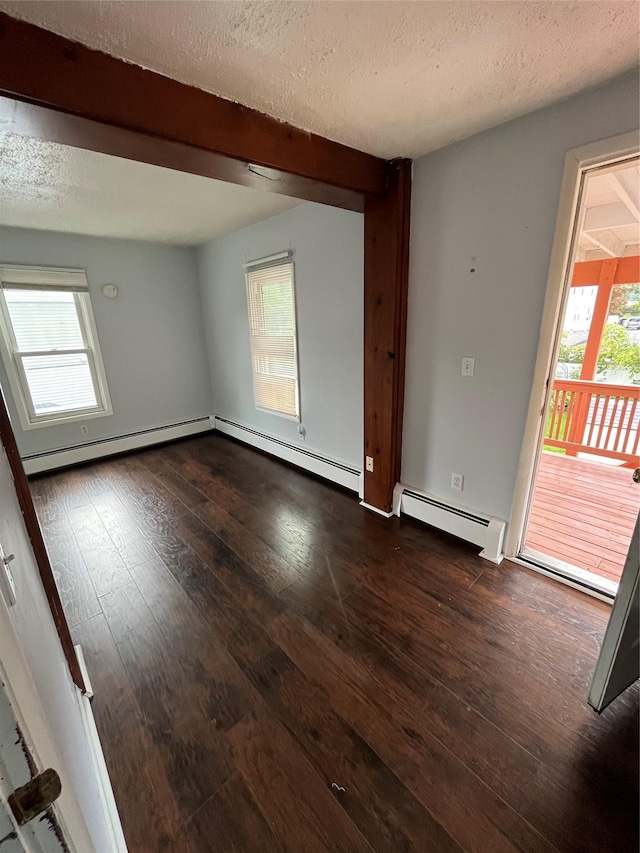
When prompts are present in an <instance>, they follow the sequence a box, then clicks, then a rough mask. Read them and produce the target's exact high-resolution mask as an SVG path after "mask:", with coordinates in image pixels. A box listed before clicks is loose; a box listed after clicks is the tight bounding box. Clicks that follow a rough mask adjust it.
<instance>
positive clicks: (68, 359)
mask: <svg viewBox="0 0 640 853" xmlns="http://www.w3.org/2000/svg"><path fill="white" fill-rule="evenodd" d="M22 363H23V365H24V370H25V373H26V376H27V384H28V386H29V391H30V393H31V399H32V401H33V407H34V409H35V412H36V415H49V414H50V415H56V414H59V413H60V412H70V411H77V410H81V409H92V408H95V407H96V406H97V400H96V395H95V391H94V390H93V380H92V377H91V370H90V369H89V359H88V357H87V356H86V355H85V354H84V353H79V354H73V355H41V356H25V357H24V358H23V359H22Z"/></svg>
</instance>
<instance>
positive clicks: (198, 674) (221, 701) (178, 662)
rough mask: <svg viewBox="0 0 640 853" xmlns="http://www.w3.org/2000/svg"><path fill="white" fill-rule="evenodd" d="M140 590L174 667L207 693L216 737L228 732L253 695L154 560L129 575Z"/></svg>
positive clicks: (212, 632) (194, 610) (213, 633)
mask: <svg viewBox="0 0 640 853" xmlns="http://www.w3.org/2000/svg"><path fill="white" fill-rule="evenodd" d="M133 576H134V580H135V582H136V585H137V586H138V589H139V590H140V591H141V592H142V595H143V597H144V599H145V601H146V603H147V605H148V607H149V609H150V610H151V612H152V613H153V615H154V616H155V618H156V621H157V622H158V625H159V626H160V629H161V631H162V633H163V634H164V638H165V641H166V643H167V644H168V648H170V649H171V656H172V661H173V664H172V665H173V666H174V667H179V669H180V672H181V677H182V678H184V679H185V680H187V681H188V682H189V684H190V685H194V686H195V685H198V686H199V687H200V688H201V689H202V690H203V691H204V692H205V693H206V696H205V699H206V702H205V706H204V707H205V708H206V712H207V716H208V718H209V720H210V721H211V722H212V723H213V724H214V725H215V727H216V728H217V729H218V730H219V731H225V730H227V729H229V728H231V727H232V726H233V725H235V723H237V722H238V721H239V720H241V719H242V717H244V716H245V715H246V714H248V713H249V712H250V711H251V710H253V708H254V707H255V706H256V704H257V694H256V693H255V690H254V689H253V688H252V687H251V685H250V683H249V681H248V680H247V678H246V677H245V675H244V674H243V673H242V670H241V669H240V667H239V666H238V664H237V663H236V661H235V660H234V658H233V657H232V656H231V655H230V654H229V652H228V651H227V649H226V647H225V646H224V644H223V643H222V642H221V640H220V637H219V636H218V634H217V632H216V626H215V625H212V624H210V623H209V622H207V621H205V620H204V619H203V618H202V616H201V615H200V613H199V612H198V610H197V608H196V607H195V606H194V604H193V603H192V601H191V600H190V599H189V597H188V596H187V594H186V593H185V592H184V590H183V589H182V588H181V586H180V585H179V584H178V582H177V581H176V579H175V578H174V577H173V576H172V575H171V573H170V572H169V571H168V569H167V568H166V566H165V565H164V563H163V562H162V561H161V560H160V559H159V558H158V557H156V559H155V560H150V561H149V562H147V563H142V564H141V565H139V566H136V568H135V569H134V570H133Z"/></svg>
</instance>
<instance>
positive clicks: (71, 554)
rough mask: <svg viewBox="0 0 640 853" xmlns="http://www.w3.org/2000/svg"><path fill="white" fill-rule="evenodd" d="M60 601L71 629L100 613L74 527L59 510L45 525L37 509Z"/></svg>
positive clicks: (63, 512)
mask: <svg viewBox="0 0 640 853" xmlns="http://www.w3.org/2000/svg"><path fill="white" fill-rule="evenodd" d="M36 509H37V512H38V516H39V518H40V523H41V524H43V533H44V540H45V545H46V547H47V552H48V554H49V559H50V560H51V568H52V569H53V575H54V578H55V580H56V585H57V587H58V592H59V593H60V601H61V602H62V607H63V609H64V612H65V616H66V617H67V622H68V623H69V625H70V626H71V627H73V626H74V625H77V624H78V623H79V622H83V621H84V620H85V619H88V618H89V617H90V616H95V615H96V614H97V613H100V611H101V607H100V602H99V600H98V596H97V594H96V590H95V586H94V584H93V582H92V580H91V576H90V574H89V572H88V570H87V566H86V564H85V561H84V560H83V558H82V554H81V552H80V550H79V549H78V545H77V542H76V540H75V538H74V535H73V527H72V526H71V523H70V522H69V519H68V518H67V515H66V512H65V511H64V510H62V512H61V513H60V514H56V515H55V517H54V518H51V517H50V519H49V521H48V522H46V521H45V520H44V519H45V518H46V516H45V515H44V514H41V511H40V509H39V508H38V507H36Z"/></svg>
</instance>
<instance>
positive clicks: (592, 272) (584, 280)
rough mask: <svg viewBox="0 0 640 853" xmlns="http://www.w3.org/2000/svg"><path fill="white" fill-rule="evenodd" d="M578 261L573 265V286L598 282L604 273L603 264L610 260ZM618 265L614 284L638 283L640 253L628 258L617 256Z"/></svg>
mask: <svg viewBox="0 0 640 853" xmlns="http://www.w3.org/2000/svg"><path fill="white" fill-rule="evenodd" d="M609 260H610V259H609V258H605V259H604V260H601V261H578V263H576V264H574V265H573V275H572V277H571V287H590V286H592V285H595V284H598V282H599V281H600V276H601V274H602V265H603V264H604V263H607V261H609ZM615 260H617V262H618V265H617V267H616V272H615V277H614V280H613V284H614V285H617V284H637V282H640V255H629V257H627V258H615Z"/></svg>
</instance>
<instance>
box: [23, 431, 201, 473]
mask: <svg viewBox="0 0 640 853" xmlns="http://www.w3.org/2000/svg"><path fill="white" fill-rule="evenodd" d="M211 429H213V418H210V417H204V418H194V419H193V420H190V421H182V422H181V423H177V424H169V425H168V426H160V427H152V428H151V429H143V430H139V431H138V432H132V433H128V434H127V435H120V436H117V437H116V438H102V439H98V440H97V441H87V442H85V443H84V444H77V445H74V446H73V447H62V448H60V449H59V450H49V451H47V452H45V453H35V454H33V455H31V456H23V457H22V464H23V465H24V470H25V471H26V473H27V474H41V473H43V472H44V471H53V470H54V469H56V468H66V467H68V466H69V465H78V464H80V463H82V462H92V461H93V460H94V459H101V458H102V457H104V456H115V455H116V454H118V453H126V452H127V451H129V450H138V449H139V448H141V447H149V446H150V445H152V444H161V443H162V442H164V441H174V440H175V439H177V438H187V437H188V436H190V435H198V433H201V432H209V430H211Z"/></svg>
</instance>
